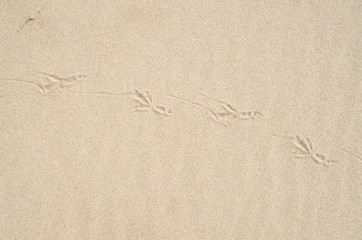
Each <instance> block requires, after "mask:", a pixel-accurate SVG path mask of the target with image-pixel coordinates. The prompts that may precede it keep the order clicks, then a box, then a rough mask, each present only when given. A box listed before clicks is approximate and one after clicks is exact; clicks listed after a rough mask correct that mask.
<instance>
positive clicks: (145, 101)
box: [72, 90, 173, 116]
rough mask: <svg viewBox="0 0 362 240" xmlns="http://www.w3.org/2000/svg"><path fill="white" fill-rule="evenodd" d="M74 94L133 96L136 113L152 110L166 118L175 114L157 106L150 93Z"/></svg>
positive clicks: (82, 93) (136, 91)
mask: <svg viewBox="0 0 362 240" xmlns="http://www.w3.org/2000/svg"><path fill="white" fill-rule="evenodd" d="M72 93H73V94H80V95H86V96H90V95H100V96H102V95H108V96H132V97H133V100H134V102H136V103H137V105H136V106H134V107H133V108H134V111H135V112H145V111H148V110H152V111H153V112H155V113H157V114H160V115H164V116H170V115H173V112H172V110H171V109H168V108H166V107H164V106H162V105H155V104H154V102H153V99H152V95H151V93H150V92H149V91H147V90H146V91H143V92H141V91H138V90H134V91H132V92H124V93H115V92H90V93H89V92H72Z"/></svg>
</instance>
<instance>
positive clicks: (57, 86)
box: [0, 72, 86, 93]
mask: <svg viewBox="0 0 362 240" xmlns="http://www.w3.org/2000/svg"><path fill="white" fill-rule="evenodd" d="M36 73H38V74H40V75H41V76H43V77H44V78H45V79H46V80H47V81H48V83H46V84H40V83H35V82H32V81H28V80H24V79H20V78H2V79H0V80H1V81H7V82H20V83H25V84H28V85H33V86H36V87H37V88H39V89H40V90H41V91H40V92H41V93H60V92H61V91H62V90H64V89H66V88H71V87H73V86H75V85H77V84H80V83H82V82H84V81H85V80H86V76H85V75H72V76H69V77H66V78H63V77H59V76H57V75H55V74H47V73H42V72H36Z"/></svg>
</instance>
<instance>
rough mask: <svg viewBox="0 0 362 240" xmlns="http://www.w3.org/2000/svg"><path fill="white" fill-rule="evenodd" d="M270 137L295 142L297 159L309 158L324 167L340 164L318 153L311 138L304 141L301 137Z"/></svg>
mask: <svg viewBox="0 0 362 240" xmlns="http://www.w3.org/2000/svg"><path fill="white" fill-rule="evenodd" d="M268 135H270V136H273V137H276V138H279V139H282V140H283V139H288V140H291V141H293V146H294V147H295V148H296V150H297V151H296V152H294V156H295V157H296V158H307V159H310V160H313V161H314V162H315V163H317V164H323V165H324V166H327V165H330V164H333V163H338V161H336V160H332V159H328V158H326V157H325V156H324V155H323V154H321V153H317V152H316V150H315V148H314V146H313V143H312V141H311V140H310V138H308V137H306V138H305V139H302V138H301V137H299V136H293V137H289V136H288V137H279V136H277V135H276V134H268Z"/></svg>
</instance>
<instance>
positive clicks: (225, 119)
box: [167, 95, 233, 127]
mask: <svg viewBox="0 0 362 240" xmlns="http://www.w3.org/2000/svg"><path fill="white" fill-rule="evenodd" d="M167 96H168V97H170V98H173V99H176V100H180V101H182V102H185V103H188V104H191V105H194V106H197V107H199V108H202V109H204V110H206V111H207V112H208V113H209V114H210V115H211V117H212V119H213V120H214V121H215V122H217V123H221V124H222V125H224V126H225V127H227V126H228V125H229V123H230V121H231V120H232V117H233V116H230V115H220V114H218V113H216V112H214V111H213V110H211V109H210V108H208V107H205V106H204V105H202V104H200V103H197V102H193V101H190V100H187V99H185V98H182V97H177V96H175V95H167Z"/></svg>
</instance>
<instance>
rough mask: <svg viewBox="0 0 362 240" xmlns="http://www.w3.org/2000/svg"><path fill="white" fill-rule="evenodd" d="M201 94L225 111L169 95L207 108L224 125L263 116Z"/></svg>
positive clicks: (257, 112)
mask: <svg viewBox="0 0 362 240" xmlns="http://www.w3.org/2000/svg"><path fill="white" fill-rule="evenodd" d="M200 95H201V96H203V97H205V98H208V99H210V100H213V101H216V102H218V103H220V104H221V106H222V107H223V109H224V110H225V111H223V112H216V111H214V110H212V109H211V108H208V107H206V106H204V105H202V104H200V103H197V102H193V101H190V100H187V99H184V98H181V97H177V96H174V95H167V96H168V97H171V98H174V99H177V100H181V101H183V102H186V103H189V104H192V105H194V106H197V107H200V108H202V109H204V110H206V111H207V112H208V113H209V114H210V115H211V117H212V119H213V120H214V121H215V122H217V123H221V124H222V125H224V126H228V125H229V124H230V123H231V122H232V121H233V120H234V119H241V120H249V119H255V118H256V117H258V116H262V115H263V114H262V113H261V112H259V111H252V112H250V111H249V112H241V111H238V110H236V109H235V108H233V107H232V106H231V105H230V104H228V103H225V102H222V101H219V100H216V99H214V98H211V97H207V96H206V95H203V94H200Z"/></svg>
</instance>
